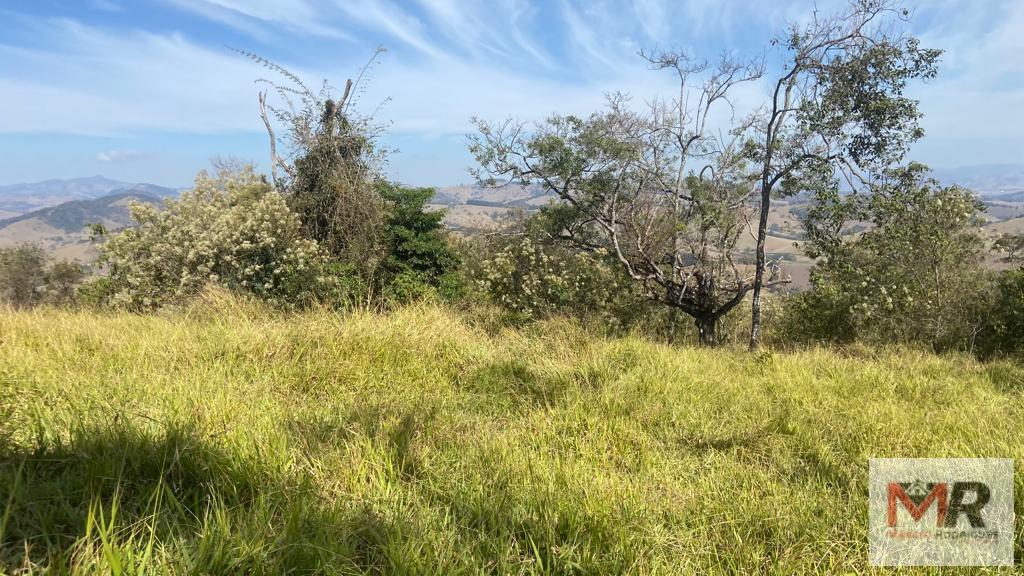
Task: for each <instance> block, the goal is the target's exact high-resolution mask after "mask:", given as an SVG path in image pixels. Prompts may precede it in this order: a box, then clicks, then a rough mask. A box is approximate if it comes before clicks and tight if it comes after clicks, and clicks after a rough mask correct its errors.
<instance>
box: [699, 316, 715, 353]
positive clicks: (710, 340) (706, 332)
mask: <svg viewBox="0 0 1024 576" xmlns="http://www.w3.org/2000/svg"><path fill="white" fill-rule="evenodd" d="M694 323H695V324H697V336H698V338H699V340H700V344H701V346H716V345H718V318H717V317H715V316H704V317H701V318H695V319H694Z"/></svg>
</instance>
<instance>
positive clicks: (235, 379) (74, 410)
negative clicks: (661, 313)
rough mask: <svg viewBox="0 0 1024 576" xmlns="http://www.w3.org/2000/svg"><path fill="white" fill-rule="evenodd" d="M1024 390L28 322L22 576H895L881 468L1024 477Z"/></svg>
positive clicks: (0, 316)
mask: <svg viewBox="0 0 1024 576" xmlns="http://www.w3.org/2000/svg"><path fill="white" fill-rule="evenodd" d="M1022 374H1024V372H1022V371H1021V370H1020V369H1019V368H1018V367H1017V366H1014V365H1012V364H979V363H976V362H975V361H973V360H970V359H967V358H966V357H936V356H931V355H925V354H920V353H914V352H894V353H879V354H876V355H875V356H874V357H871V358H859V357H843V356H839V355H837V354H835V353H832V352H828V351H823V350H812V351H804V352H796V353H787V354H775V355H764V356H761V357H755V356H751V355H748V354H746V353H743V352H739V351H727V350H704V349H694V348H679V347H669V346H664V345H659V344H654V343H651V342H648V341H645V340H642V339H639V338H633V337H625V338H600V337H593V336H588V335H587V334H586V333H585V332H584V331H583V330H582V329H580V328H579V327H576V326H574V325H572V324H571V323H567V322H565V321H560V320H556V321H550V322H542V323H540V324H537V325H534V326H531V327H530V328H528V329H526V330H522V331H519V330H504V331H501V330H497V331H492V332H491V333H486V332H484V331H482V330H480V329H477V328H474V327H472V326H471V325H469V324H467V323H466V322H464V321H463V320H462V319H461V317H460V316H459V315H458V314H456V313H453V312H451V311H448V310H446V309H443V308H439V307H432V306H417V307H409V308H404V309H401V310H398V311H396V312H394V313H392V314H389V315H386V316H382V315H374V314H354V315H349V316H344V317H343V316H339V315H335V314H332V313H322V312H320V313H308V314H304V315H297V316H296V315H293V316H285V315H280V314H275V313H271V312H267V311H264V310H262V309H261V308H259V307H252V306H248V305H245V304H244V303H241V304H240V303H237V302H234V303H233V302H220V303H217V302H214V303H213V304H210V305H207V306H206V307H204V308H202V309H192V310H180V311H176V312H168V313H164V314H162V315H156V316H138V315H130V314H121V313H107V314H100V313H96V312H88V311H81V312H71V311H58V310H51V309H39V310H34V311H17V312H16V311H10V310H8V311H3V312H0V416H2V417H3V419H2V421H0V506H2V507H3V508H2V516H0V572H2V571H6V572H8V573H12V574H13V573H82V574H84V573H110V574H142V573H145V574H153V573H156V574H181V573H194V574H278V573H286V572H291V573H320V574H361V573H377V574H382V573H408V574H413V573H415V574H476V573H480V572H485V573H503V574H504V573H522V574H598V573H635V574H650V573H654V574H694V573H735V572H741V573H773V574H795V573H801V574H835V573H872V572H873V570H872V569H871V568H870V567H869V566H868V565H867V540H866V521H867V502H866V499H867V460H868V458H869V457H896V456H905V457H920V456H933V457H945V456H949V457H954V456H955V457H980V456H992V457H1008V458H1015V459H1018V460H1019V459H1021V458H1024V424H1022V422H1024V419H1022V416H1024V413H1022V412H1024V402H1022V399H1021V390H1022V387H1021V382H1022V381H1024V379H1022ZM1017 477H1018V480H1017V486H1018V489H1019V488H1020V477H1021V476H1020V474H1018V475H1017ZM1019 513H1020V505H1019V504H1018V514H1019ZM1018 530H1019V529H1018ZM1021 540H1022V538H1021V535H1020V532H1018V539H1017V541H1018V545H1017V548H1018V557H1019V555H1020V551H1019V550H1020V542H1021Z"/></svg>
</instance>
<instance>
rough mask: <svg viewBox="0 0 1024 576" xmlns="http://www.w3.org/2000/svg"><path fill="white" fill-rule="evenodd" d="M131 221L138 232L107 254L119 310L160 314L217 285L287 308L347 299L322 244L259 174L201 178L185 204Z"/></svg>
mask: <svg viewBox="0 0 1024 576" xmlns="http://www.w3.org/2000/svg"><path fill="white" fill-rule="evenodd" d="M131 213H132V219H133V220H134V221H135V226H133V227H131V228H129V229H126V230H125V231H123V232H121V233H120V234H118V235H116V236H114V237H112V238H111V239H110V240H109V241H108V242H107V243H106V244H105V245H103V246H102V247H101V255H102V256H101V257H102V261H103V262H104V263H105V264H106V265H107V266H108V268H109V280H108V281H107V282H106V286H105V289H104V292H105V294H104V298H105V299H106V300H107V301H108V302H109V303H111V304H114V305H117V306H124V307H128V308H133V309H152V308H157V307H159V306H161V305H164V304H167V303H169V302H171V301H174V300H178V299H181V298H183V297H187V296H190V295H192V294H195V293H196V292H198V291H199V290H200V289H201V288H202V287H203V286H205V285H206V284H210V283H212V284H218V285H222V286H224V287H227V288H229V289H231V290H237V291H243V292H248V293H251V294H253V295H256V296H258V297H260V298H263V299H265V300H267V301H269V302H271V303H273V304H276V305H283V306H296V305H302V304H308V303H310V302H311V301H314V300H320V299H325V298H335V297H338V296H339V290H340V280H339V279H338V277H337V276H336V275H335V274H331V273H328V271H327V265H326V261H325V260H324V259H323V257H322V256H321V251H320V248H319V247H318V245H317V243H316V242H314V241H312V240H309V239H306V238H304V237H303V236H302V234H301V231H300V224H299V221H298V218H296V216H295V215H294V214H293V213H292V212H291V211H289V209H288V206H287V205H286V203H285V200H284V198H282V197H281V195H280V194H278V193H277V192H276V191H274V190H273V189H272V188H271V186H270V185H269V184H268V183H267V182H266V180H265V179H264V178H263V177H261V176H258V175H256V174H255V173H254V172H253V171H252V169H251V168H247V169H243V170H239V171H235V172H222V173H220V174H218V175H216V176H213V177H211V176H209V175H207V174H206V173H205V172H201V173H200V174H199V176H198V177H197V178H196V182H195V189H193V190H192V191H189V192H185V193H183V194H182V195H181V198H180V199H177V200H167V201H166V202H165V204H164V206H163V208H162V209H160V208H156V207H154V206H151V205H146V204H134V205H133V206H132V208H131Z"/></svg>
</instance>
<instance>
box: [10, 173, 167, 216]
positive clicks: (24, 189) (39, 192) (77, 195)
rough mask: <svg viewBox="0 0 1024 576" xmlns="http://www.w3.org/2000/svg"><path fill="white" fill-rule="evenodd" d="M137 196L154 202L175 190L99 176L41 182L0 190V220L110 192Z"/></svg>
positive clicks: (98, 196) (90, 198)
mask: <svg viewBox="0 0 1024 576" xmlns="http://www.w3.org/2000/svg"><path fill="white" fill-rule="evenodd" d="M128 191H131V192H137V193H144V194H148V195H150V196H155V197H157V198H164V197H167V196H176V195H177V194H178V192H179V191H180V190H179V189H175V188H166V187H164V186H156V185H154V184H133V183H131V182H121V181H119V180H111V179H110V178H105V177H103V176H92V177H89V178H71V179H66V180H59V179H54V180H45V181H43V182H31V183H25V184H12V185H10V186H0V216H3V215H4V214H6V215H7V216H8V217H9V216H12V215H14V214H23V213H25V212H32V211H35V210H39V209H41V208H46V207H48V206H56V205H58V204H63V203H64V202H71V201H73V200H93V199H96V198H100V197H102V196H106V195H108V194H111V193H114V192H128Z"/></svg>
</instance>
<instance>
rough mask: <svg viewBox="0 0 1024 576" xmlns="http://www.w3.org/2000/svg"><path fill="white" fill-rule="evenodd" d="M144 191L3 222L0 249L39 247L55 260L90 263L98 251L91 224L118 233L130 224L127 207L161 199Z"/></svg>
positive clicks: (60, 206)
mask: <svg viewBox="0 0 1024 576" xmlns="http://www.w3.org/2000/svg"><path fill="white" fill-rule="evenodd" d="M144 190H145V188H141V189H140V188H138V187H132V188H126V189H122V190H116V191H115V192H114V193H112V194H108V195H106V196H102V197H100V198H95V199H89V200H72V201H70V202H64V203H63V204H58V205H57V206H51V207H48V208H42V209H39V210H35V211H32V212H28V213H25V214H21V215H18V216H15V217H13V218H8V219H6V220H0V247H9V246H15V245H17V244H22V243H34V244H39V245H40V246H42V247H43V248H45V249H46V250H47V251H49V252H50V253H51V254H52V255H53V256H54V257H55V258H58V259H64V260H73V261H77V262H83V263H85V262H90V261H92V260H95V258H96V249H95V247H94V246H93V244H92V243H91V242H90V240H89V236H88V234H87V233H86V231H85V228H86V226H88V225H89V224H92V223H100V224H103V225H104V226H105V227H106V228H107V229H108V230H119V229H121V228H124V227H126V226H128V225H129V224H130V223H131V217H130V215H129V211H128V207H129V205H130V204H131V203H132V202H147V203H151V204H155V203H157V202H159V201H160V199H159V198H158V197H157V196H155V195H152V194H149V193H147V192H145V191H144Z"/></svg>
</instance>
